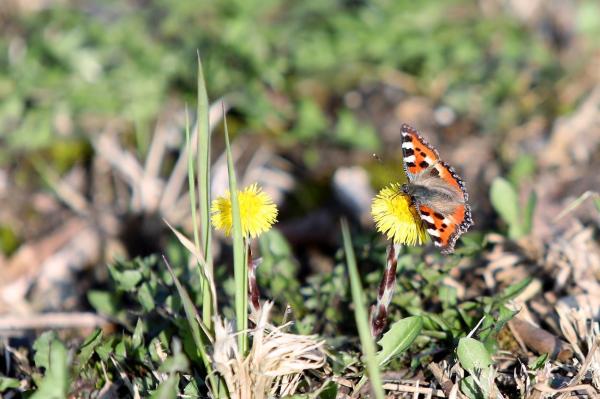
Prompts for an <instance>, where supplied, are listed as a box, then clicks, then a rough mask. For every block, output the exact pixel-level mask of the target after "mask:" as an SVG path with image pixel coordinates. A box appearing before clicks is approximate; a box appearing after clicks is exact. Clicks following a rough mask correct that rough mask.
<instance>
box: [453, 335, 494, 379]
mask: <svg viewBox="0 0 600 399" xmlns="http://www.w3.org/2000/svg"><path fill="white" fill-rule="evenodd" d="M456 355H457V356H458V361H459V362H460V365H461V366H462V367H463V368H464V369H465V370H467V371H469V372H473V371H474V370H475V369H483V368H486V367H488V366H490V365H492V363H493V362H492V356H491V355H490V354H489V352H488V351H487V349H486V348H485V346H484V345H483V343H481V342H479V341H477V340H476V339H474V338H469V337H464V338H461V339H460V341H458V347H457V348H456Z"/></svg>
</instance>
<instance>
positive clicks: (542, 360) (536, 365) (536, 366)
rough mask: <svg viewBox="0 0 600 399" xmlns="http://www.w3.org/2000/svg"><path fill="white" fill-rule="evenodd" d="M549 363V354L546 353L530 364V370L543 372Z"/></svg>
mask: <svg viewBox="0 0 600 399" xmlns="http://www.w3.org/2000/svg"><path fill="white" fill-rule="evenodd" d="M547 361H548V354H547V353H544V354H543V355H540V356H538V357H537V359H535V360H534V361H532V362H531V363H530V364H529V369H531V370H541V369H543V368H544V366H545V365H546V362H547Z"/></svg>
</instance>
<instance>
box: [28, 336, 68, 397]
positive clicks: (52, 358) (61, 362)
mask: <svg viewBox="0 0 600 399" xmlns="http://www.w3.org/2000/svg"><path fill="white" fill-rule="evenodd" d="M36 342H37V341H36ZM47 348H48V358H47V361H48V363H47V367H46V373H45V375H44V378H43V379H42V381H41V383H40V384H39V386H38V390H37V391H36V392H35V393H34V394H33V395H31V399H64V398H66V397H67V392H68V388H69V370H68V358H67V349H66V348H65V346H64V345H63V344H62V342H60V341H59V340H57V339H52V340H51V341H50V342H49V345H48V347H47ZM45 349H46V345H45V343H44V344H43V350H45ZM36 355H37V352H36ZM44 361H46V359H44Z"/></svg>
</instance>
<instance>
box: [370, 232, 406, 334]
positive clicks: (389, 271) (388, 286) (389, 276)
mask: <svg viewBox="0 0 600 399" xmlns="http://www.w3.org/2000/svg"><path fill="white" fill-rule="evenodd" d="M399 252H400V244H393V243H391V244H390V245H389V247H388V251H387V259H386V264H385V270H384V271H383V276H382V277H381V282H380V283H379V291H378V292H377V304H376V305H373V306H371V335H373V337H374V338H376V337H378V336H379V335H381V333H382V332H383V329H384V328H385V326H386V325H387V316H388V308H389V306H390V302H391V301H392V296H393V295H394V289H395V288H396V267H397V266H398V253H399Z"/></svg>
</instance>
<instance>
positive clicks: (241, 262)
mask: <svg viewBox="0 0 600 399" xmlns="http://www.w3.org/2000/svg"><path fill="white" fill-rule="evenodd" d="M223 122H224V127H225V151H226V152H227V172H228V174H229V192H230V193H231V217H232V219H233V229H232V232H231V235H232V237H233V274H234V280H235V318H236V322H237V329H238V332H239V333H240V334H239V335H238V346H239V348H240V351H241V352H242V353H246V350H247V348H248V340H247V333H246V330H247V329H248V279H247V278H246V269H247V268H246V256H245V254H244V239H243V236H242V221H241V219H240V204H239V202H238V193H237V180H236V177H235V169H234V168H233V156H232V155H231V145H230V144H229V130H228V129H227V118H226V117H225V111H224V110H223Z"/></svg>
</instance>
